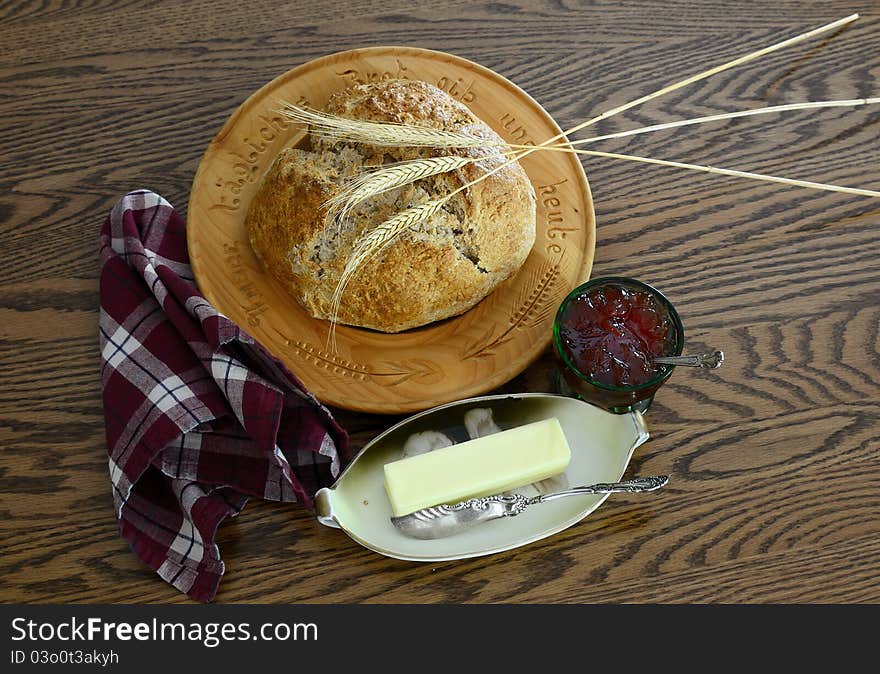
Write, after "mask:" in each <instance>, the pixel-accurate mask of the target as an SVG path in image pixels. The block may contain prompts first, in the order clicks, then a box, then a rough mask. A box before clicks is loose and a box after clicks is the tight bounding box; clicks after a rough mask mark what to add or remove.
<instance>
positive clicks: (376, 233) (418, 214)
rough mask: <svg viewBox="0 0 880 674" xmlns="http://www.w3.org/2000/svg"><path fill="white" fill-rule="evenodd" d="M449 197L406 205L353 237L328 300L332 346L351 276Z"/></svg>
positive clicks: (433, 212) (434, 211)
mask: <svg viewBox="0 0 880 674" xmlns="http://www.w3.org/2000/svg"><path fill="white" fill-rule="evenodd" d="M448 200H449V199H448V197H444V198H442V199H434V200H432V201H428V202H425V203H423V204H419V205H417V206H412V207H411V208H407V209H406V210H404V211H401V212H400V213H397V214H395V215H394V216H393V217H391V218H389V219H388V220H385V222H383V223H381V224H380V225H378V226H377V227H374V228H373V229H371V230H370V231H369V232H367V233H366V234H364V235H362V236H361V237H360V238H358V240H357V241H355V244H354V246H353V247H352V252H351V255H350V256H349V258H348V260H347V261H346V263H345V268H344V269H343V270H342V273H341V274H340V275H339V281H338V283H337V284H336V288H335V290H334V291H333V298H332V300H331V310H330V323H331V328H330V341H331V343H332V345H333V347H334V349H335V346H336V332H335V327H336V323H337V321H338V320H339V308H340V306H341V305H342V294H343V293H344V292H345V288H346V287H347V286H348V284H349V282H350V281H351V279H352V278H354V275H355V274H356V273H357V272H358V270H359V269H360V267H361V266H362V265H364V264H366V263H367V262H369V261H370V260H371V259H373V257H375V256H376V255H378V254H379V253H381V252H382V251H383V250H384V249H385V248H386V247H387V246H388V245H389V244H391V242H392V241H394V239H396V238H397V237H398V236H399V235H400V234H401V233H402V232H404V231H405V230H407V229H409V228H410V227H412V226H413V225H416V224H418V223H420V222H423V221H424V220H427V219H428V218H430V217H431V216H432V215H434V214H435V213H437V211H439V210H440V209H441V208H443V205H444V204H445V203H446V202H447V201H448Z"/></svg>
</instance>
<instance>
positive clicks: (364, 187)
mask: <svg viewBox="0 0 880 674" xmlns="http://www.w3.org/2000/svg"><path fill="white" fill-rule="evenodd" d="M472 161H476V160H475V159H473V158H471V157H461V156H458V155H446V156H441V157H430V158H427V159H414V160H412V161H405V162H400V163H398V164H391V165H389V166H383V167H382V168H379V169H376V170H373V171H367V172H365V173H363V174H361V175H359V176H357V177H355V178H354V179H352V180H349V181H348V182H347V183H346V184H345V185H343V187H342V189H341V190H339V191H338V192H337V193H336V194H334V195H333V196H332V197H330V198H329V199H328V200H327V201H326V202H324V207H325V208H326V209H327V213H326V215H325V218H324V225H325V227H328V226H330V224H332V223H333V222H336V223H337V225H340V223H342V222H343V221H344V220H345V219H346V218H347V217H348V216H349V214H350V213H351V211H352V209H353V208H355V207H356V206H357V205H358V204H359V203H361V202H362V201H365V200H366V199H369V198H370V197H375V196H377V195H379V194H383V193H385V192H389V191H391V190H393V189H395V188H397V187H404V186H405V185H409V184H411V183H414V182H416V181H417V180H422V179H424V178H430V177H431V176H435V175H438V174H441V173H446V172H448V171H454V170H455V169H457V168H460V167H462V166H466V165H467V164H470V163H471V162H472Z"/></svg>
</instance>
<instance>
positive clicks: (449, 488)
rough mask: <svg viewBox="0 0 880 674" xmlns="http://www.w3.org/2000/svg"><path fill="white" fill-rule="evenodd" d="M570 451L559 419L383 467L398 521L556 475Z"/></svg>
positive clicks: (562, 469) (569, 457)
mask: <svg viewBox="0 0 880 674" xmlns="http://www.w3.org/2000/svg"><path fill="white" fill-rule="evenodd" d="M570 460H571V450H570V449H569V447H568V442H567V441H566V439H565V434H564V433H563V432H562V426H560V425H559V420H558V419H556V418H555V417H553V418H551V419H544V420H543V421H536V422H534V423H531V424H526V425H524V426H518V427H516V428H511V429H509V430H506V431H501V432H500V433H493V434H492V435H487V436H485V437H482V438H476V439H474V440H468V441H467V442H462V443H459V444H457V445H451V446H450V447H443V448H442V449H435V450H434V451H432V452H428V453H427V454H420V455H418V456H412V457H408V458H406V459H401V460H399V461H393V462H392V463H387V464H385V491H386V492H388V500H389V501H391V510H392V511H393V513H394V515H395V516H400V515H407V514H409V513H411V512H414V511H416V510H421V509H422V508H427V507H428V506H434V505H439V504H441V503H458V502H459V501H464V500H466V499H469V498H477V497H480V496H490V495H492V494H498V493H501V492H503V491H507V490H508V489H513V488H515V487H521V486H522V485H525V484H529V483H531V482H537V481H539V480H544V479H546V478H548V477H551V476H553V475H558V474H559V473H561V472H563V471H564V470H565V469H566V468H567V467H568V462H569V461H570Z"/></svg>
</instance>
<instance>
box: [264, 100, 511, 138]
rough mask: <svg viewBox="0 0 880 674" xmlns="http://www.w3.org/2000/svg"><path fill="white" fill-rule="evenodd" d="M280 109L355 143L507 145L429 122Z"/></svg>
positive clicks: (323, 132)
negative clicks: (362, 117) (375, 120)
mask: <svg viewBox="0 0 880 674" xmlns="http://www.w3.org/2000/svg"><path fill="white" fill-rule="evenodd" d="M280 113H281V114H282V115H284V116H285V117H287V118H288V119H290V120H291V121H294V122H299V123H301V124H308V125H309V127H310V129H309V130H310V132H311V133H315V134H317V135H319V136H324V137H325V138H331V139H336V140H346V141H349V142H352V143H365V144H368V145H378V146H382V147H438V148H456V147H459V148H460V147H486V146H496V147H507V144H506V143H504V142H503V141H501V140H500V139H499V140H498V141H496V142H494V143H493V142H492V141H489V140H486V139H485V138H478V137H475V136H468V135H467V134H463V133H456V132H454V131H444V130H443V129H432V128H430V127H427V126H415V125H413V124H392V123H389V122H368V121H365V120H361V119H349V118H347V117H339V116H337V115H330V114H327V113H326V112H320V111H318V110H309V109H306V108H300V107H298V106H296V105H292V104H289V103H288V104H285V105H284V106H283V107H282V108H281V110H280Z"/></svg>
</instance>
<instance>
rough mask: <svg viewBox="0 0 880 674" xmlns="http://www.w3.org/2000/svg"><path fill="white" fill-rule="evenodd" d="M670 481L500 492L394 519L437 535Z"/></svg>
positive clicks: (414, 532) (413, 532) (410, 529)
mask: <svg viewBox="0 0 880 674" xmlns="http://www.w3.org/2000/svg"><path fill="white" fill-rule="evenodd" d="M667 482H669V476H668V475H657V476H653V477H637V478H634V479H632V480H625V481H623V482H603V483H599V484H591V485H588V486H584V487H574V488H572V489H566V490H565V491H558V492H554V493H553V494H542V495H540V496H534V497H531V498H529V497H526V496H523V495H522V494H510V495H507V494H498V495H496V496H484V497H482V498H472V499H470V500H468V501H462V502H461V503H456V504H454V505H438V506H431V507H430V508H422V509H421V510H416V511H415V512H414V513H410V514H409V515H402V516H400V517H392V518H391V522H392V523H393V524H394V526H395V527H397V528H398V529H399V530H400V531H401V533H403V534H405V535H406V536H410V537H412V538H421V539H426V540H427V539H434V538H444V537H446V536H452V535H453V534H457V533H459V532H460V531H464V530H465V529H469V528H470V527H472V526H474V525H475V524H479V523H480V522H487V521H489V520H494V519H498V518H499V517H515V516H516V515H519V514H520V513H521V512H523V511H524V510H525V509H526V508H528V507H529V506H530V505H534V504H535V503H544V502H546V501H553V500H555V499H558V498H564V497H566V496H575V495H578V494H613V493H616V492H629V493H636V492H643V491H654V490H655V489H659V488H660V487H662V486H663V485H665V484H666V483H667Z"/></svg>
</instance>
